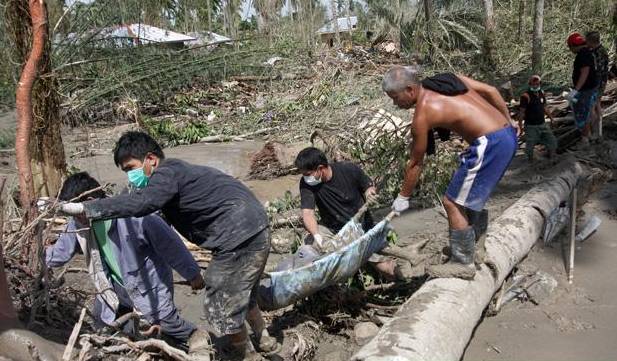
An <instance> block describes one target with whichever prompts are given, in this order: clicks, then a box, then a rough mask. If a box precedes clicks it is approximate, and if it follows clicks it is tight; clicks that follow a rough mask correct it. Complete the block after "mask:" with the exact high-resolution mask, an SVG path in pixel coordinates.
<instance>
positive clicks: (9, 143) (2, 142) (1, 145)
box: [0, 129, 15, 149]
mask: <svg viewBox="0 0 617 361" xmlns="http://www.w3.org/2000/svg"><path fill="white" fill-rule="evenodd" d="M13 147H15V129H0V149H7V148H13Z"/></svg>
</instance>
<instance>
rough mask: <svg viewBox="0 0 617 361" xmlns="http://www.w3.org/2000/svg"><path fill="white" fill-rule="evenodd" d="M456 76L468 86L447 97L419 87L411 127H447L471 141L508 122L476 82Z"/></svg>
mask: <svg viewBox="0 0 617 361" xmlns="http://www.w3.org/2000/svg"><path fill="white" fill-rule="evenodd" d="M459 78H460V79H461V80H462V81H463V83H465V85H466V86H467V88H468V89H469V90H468V91H467V92H466V93H465V94H461V95H455V96H448V95H442V94H439V93H437V92H434V91H432V90H429V89H425V88H422V90H421V91H420V92H419V94H418V102H417V103H416V110H415V113H414V130H417V129H418V128H422V129H423V130H424V129H431V128H435V127H441V128H447V129H450V130H452V131H454V132H456V133H457V134H459V135H460V136H462V137H463V139H465V141H467V142H468V143H471V142H473V140H474V139H476V138H478V137H481V136H483V135H486V134H489V133H492V132H494V131H497V130H499V129H503V128H505V127H508V126H510V125H511V122H510V120H509V118H506V116H505V114H503V113H502V112H501V111H500V110H499V109H497V108H496V107H495V106H494V105H492V104H491V103H489V102H488V101H487V100H486V99H485V98H484V97H482V96H481V95H480V94H479V93H478V91H476V88H477V85H476V84H474V83H479V82H476V81H473V80H472V81H471V82H470V81H469V80H471V79H468V78H465V77H463V76H459ZM480 84H483V83H480ZM418 122H424V123H425V124H419V123H418Z"/></svg>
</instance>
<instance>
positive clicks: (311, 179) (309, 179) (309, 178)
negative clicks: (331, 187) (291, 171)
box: [302, 175, 321, 187]
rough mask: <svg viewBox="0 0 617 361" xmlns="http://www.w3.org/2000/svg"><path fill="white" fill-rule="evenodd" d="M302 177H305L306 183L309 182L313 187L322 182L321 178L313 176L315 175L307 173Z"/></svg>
mask: <svg viewBox="0 0 617 361" xmlns="http://www.w3.org/2000/svg"><path fill="white" fill-rule="evenodd" d="M302 178H304V183H306V184H308V185H309V186H311V187H314V186H316V185H318V184H319V183H321V179H319V178H317V177H315V176H313V175H305V176H303V177H302Z"/></svg>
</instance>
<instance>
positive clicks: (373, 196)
mask: <svg viewBox="0 0 617 361" xmlns="http://www.w3.org/2000/svg"><path fill="white" fill-rule="evenodd" d="M364 197H365V198H366V202H367V203H376V202H377V191H376V190H375V188H373V187H371V188H369V189H367V190H366V193H364Z"/></svg>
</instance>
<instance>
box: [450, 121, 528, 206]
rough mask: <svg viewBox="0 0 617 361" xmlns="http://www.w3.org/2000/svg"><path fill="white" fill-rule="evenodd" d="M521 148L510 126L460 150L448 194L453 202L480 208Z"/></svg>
mask: <svg viewBox="0 0 617 361" xmlns="http://www.w3.org/2000/svg"><path fill="white" fill-rule="evenodd" d="M516 148H518V142H517V139H516V130H515V129H514V128H513V127H507V128H503V129H500V130H498V131H495V132H493V133H490V134H486V135H483V136H481V137H479V138H477V139H476V140H474V141H473V142H472V143H471V144H470V145H469V148H467V150H465V151H464V152H463V153H461V155H460V156H459V157H460V160H461V164H460V166H459V167H458V169H457V170H456V172H455V173H454V176H453V177H452V180H451V181H450V184H449V185H448V189H447V190H446V196H447V197H448V199H450V200H451V201H452V202H454V203H456V204H458V205H461V206H463V207H466V208H469V209H472V210H474V211H481V210H482V209H483V208H484V204H485V203H486V201H488V197H490V195H491V193H492V192H493V189H495V186H497V183H499V180H500V179H501V177H503V174H504V173H505V172H506V169H507V168H508V166H509V165H510V162H511V161H512V158H514V154H515V153H516Z"/></svg>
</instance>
